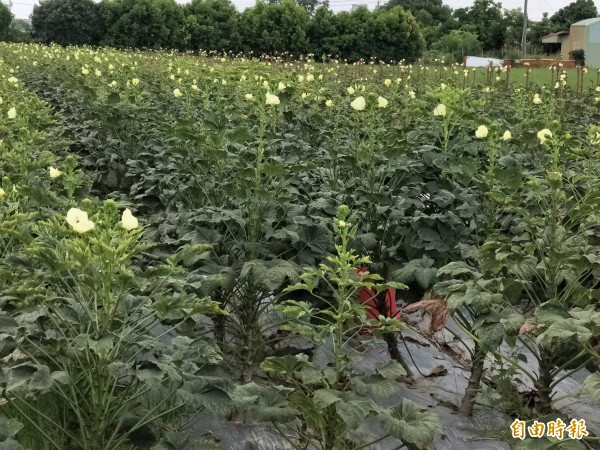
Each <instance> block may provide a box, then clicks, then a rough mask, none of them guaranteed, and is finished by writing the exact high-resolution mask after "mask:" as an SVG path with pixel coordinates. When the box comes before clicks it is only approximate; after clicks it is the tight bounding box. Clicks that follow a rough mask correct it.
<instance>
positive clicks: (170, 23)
mask: <svg viewBox="0 0 600 450" xmlns="http://www.w3.org/2000/svg"><path fill="white" fill-rule="evenodd" d="M100 12H101V15H102V19H103V21H104V24H105V27H106V34H105V36H104V44H107V45H111V46H115V47H137V48H140V47H142V48H183V47H184V46H185V43H184V39H183V31H184V27H183V24H184V15H183V9H182V7H181V6H180V5H178V4H177V3H176V2H175V0H103V1H102V2H101V3H100Z"/></svg>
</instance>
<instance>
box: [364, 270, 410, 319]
mask: <svg viewBox="0 0 600 450" xmlns="http://www.w3.org/2000/svg"><path fill="white" fill-rule="evenodd" d="M354 270H355V272H356V273H357V274H358V275H362V274H363V273H365V272H367V269H365V268H363V267H361V268H360V269H354ZM358 301H359V302H360V303H361V304H362V305H367V306H368V308H367V316H368V317H369V319H377V318H379V316H384V317H393V318H394V319H399V318H400V313H399V312H398V306H397V305H396V290H395V289H388V291H387V292H386V293H385V305H380V304H378V303H379V302H378V299H377V297H375V290H374V289H367V288H361V289H360V292H359V294H358Z"/></svg>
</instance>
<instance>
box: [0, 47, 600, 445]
mask: <svg viewBox="0 0 600 450" xmlns="http://www.w3.org/2000/svg"><path fill="white" fill-rule="evenodd" d="M0 58H1V64H0V115H1V117H2V120H1V121H0V180H1V184H0V186H1V187H0V358H2V366H1V367H0V387H1V388H2V389H1V391H0V392H1V394H0V448H7V449H15V450H21V449H25V448H27V449H29V450H48V449H53V450H66V449H69V450H132V449H142V448H146V449H147V448H152V449H153V450H178V449H182V450H185V449H193V450H196V449H205V450H209V449H218V448H223V449H235V450H237V449H248V448H257V449H261V450H262V449H277V450H279V449H284V448H290V449H295V450H302V449H309V448H314V449H320V450H357V449H367V448H373V449H377V448H393V449H398V450H399V449H401V448H408V449H410V450H414V449H419V450H421V449H422V450H426V449H431V448H434V447H433V446H437V448H440V447H441V446H442V445H443V446H444V447H445V448H455V449H457V450H459V449H460V450H462V449H464V448H467V447H465V446H466V445H467V442H469V443H470V442H474V444H473V445H474V446H473V447H468V448H482V447H480V443H482V442H483V441H486V442H485V444H486V445H487V444H489V445H490V446H493V447H490V448H506V447H507V446H509V445H510V446H511V448H514V449H517V450H524V449H529V448H533V447H535V448H540V449H542V448H544V449H549V448H555V447H556V445H557V442H556V440H557V439H559V438H558V437H556V436H547V435H544V436H537V437H534V436H532V434H534V431H535V430H537V429H538V428H539V427H538V426H537V425H536V426H535V427H533V428H531V429H530V431H529V433H528V432H527V428H526V427H527V426H531V425H533V424H534V423H535V422H534V421H536V420H538V421H540V422H544V423H546V422H549V421H550V420H552V421H553V422H552V423H553V424H554V425H556V426H557V423H558V422H554V419H556V418H557V417H560V418H561V420H562V421H564V423H563V425H565V428H564V430H563V431H564V433H565V434H564V436H563V437H564V438H565V442H568V446H569V447H568V448H569V449H585V448H586V447H585V446H584V443H583V442H581V441H582V439H583V440H585V439H589V440H590V441H591V442H593V440H594V439H596V438H594V437H593V436H590V437H588V436H586V435H585V433H583V431H582V427H581V425H582V424H581V422H579V421H580V420H585V421H586V424H587V430H589V433H590V434H595V435H599V434H600V406H598V404H599V402H600V375H599V373H600V372H599V370H598V369H599V361H600V347H599V345H598V336H599V335H600V301H599V300H600V283H599V279H600V238H599V236H600V213H599V211H600V127H599V126H598V124H599V123H600V110H599V106H598V103H597V102H596V101H595V92H589V91H590V90H593V88H595V86H596V76H597V75H596V72H594V71H589V72H588V73H587V74H586V76H585V80H584V89H583V92H578V90H577V89H575V88H574V87H575V80H576V72H575V71H567V75H568V85H567V86H565V87H562V86H561V87H560V88H559V89H553V87H550V89H544V88H543V87H542V86H543V85H546V86H547V87H549V86H548V85H549V83H550V71H549V70H547V69H536V70H533V71H532V76H531V85H530V86H528V87H527V89H525V88H524V87H525V85H524V76H523V75H524V70H523V69H516V70H514V71H511V77H510V79H509V80H508V84H507V80H506V75H505V74H502V73H501V74H500V75H498V76H500V80H499V81H497V80H496V79H495V76H493V77H492V79H491V80H489V79H488V78H487V74H486V70H485V69H478V70H476V71H471V70H468V71H467V72H466V75H467V76H465V72H464V71H463V69H462V68H461V67H460V66H457V67H449V68H443V67H439V66H438V67H435V66H431V67H423V66H420V65H412V66H411V65H404V66H387V65H383V64H382V65H380V64H373V65H367V66H354V65H343V64H337V63H331V64H317V63H314V62H312V61H306V60H304V61H281V62H275V63H271V62H265V61H260V60H256V59H248V58H242V57H239V58H224V57H223V58H222V57H206V56H202V57H199V56H195V55H189V54H188V55H182V54H178V53H167V52H139V51H117V50H114V49H110V48H103V49H92V48H83V47H81V48H80V47H67V48H65V47H60V46H43V45H24V44H7V43H2V44H0ZM580 411H584V412H585V414H586V416H585V417H580V416H579V414H583V413H581V412H580ZM471 415H472V416H474V418H473V419H472V420H471V419H467V418H466V417H467V416H471ZM490 417H493V420H492V419H490ZM573 421H575V422H573ZM481 424H484V425H485V426H481ZM510 424H512V425H513V428H512V432H513V433H512V435H511V428H510ZM519 430H520V431H519ZM531 430H533V431H531ZM584 431H585V430H584ZM520 432H522V433H523V435H522V436H521V435H520ZM538 434H539V433H538ZM525 435H527V436H525ZM242 437H243V438H242ZM521 437H522V438H523V439H521ZM567 438H568V439H569V440H568V441H567ZM490 441H492V442H490ZM587 444H589V443H588V442H586V443H585V445H587ZM381 445H385V447H381ZM469 445H470V444H469ZM481 445H483V444H481ZM561 445H562V444H561ZM589 445H592V444H589ZM564 448H567V447H564Z"/></svg>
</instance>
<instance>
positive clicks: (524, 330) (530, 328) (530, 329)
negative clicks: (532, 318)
mask: <svg viewBox="0 0 600 450" xmlns="http://www.w3.org/2000/svg"><path fill="white" fill-rule="evenodd" d="M537 329H538V326H537V325H536V324H535V323H531V322H525V323H524V324H523V325H521V328H519V336H522V335H524V334H537Z"/></svg>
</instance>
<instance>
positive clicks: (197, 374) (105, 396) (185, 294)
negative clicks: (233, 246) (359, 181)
mask: <svg viewBox="0 0 600 450" xmlns="http://www.w3.org/2000/svg"><path fill="white" fill-rule="evenodd" d="M10 67H11V66H10V65H8V64H6V63H3V64H2V65H1V66H0V71H1V72H2V80H1V81H0V92H1V94H0V95H1V98H2V101H1V102H0V103H1V109H2V117H3V120H2V122H3V124H2V128H1V133H2V141H1V148H2V150H1V152H0V171H1V173H2V188H1V189H0V215H1V219H0V223H1V233H0V251H1V254H2V259H1V264H0V286H1V295H0V298H1V300H0V310H1V315H0V324H1V330H2V331H1V333H0V337H1V338H0V342H1V345H0V348H1V354H2V355H1V356H2V368H1V374H0V384H1V386H2V397H1V399H0V413H1V416H0V424H1V426H0V440H2V441H3V443H2V445H3V448H11V449H18V448H29V449H42V448H43V449H49V448H55V449H61V450H64V449H66V448H78V449H123V448H130V438H131V437H132V436H136V435H139V434H140V433H141V432H146V433H147V434H149V435H150V436H153V435H154V433H159V432H160V433H161V434H162V432H164V431H165V430H166V431H168V430H169V424H173V425H175V424H177V423H178V421H179V420H180V418H181V417H184V416H185V414H186V413H187V412H188V411H190V410H192V411H197V410H200V409H205V408H206V409H210V410H211V411H218V412H226V409H225V411H223V408H226V406H224V405H225V403H222V402H220V401H219V397H220V396H223V397H225V398H228V397H227V394H226V392H227V391H228V390H230V381H229V378H228V377H227V375H226V373H225V372H224V370H223V368H222V366H221V361H222V358H221V356H220V352H219V350H218V347H216V346H215V345H214V342H213V341H212V340H211V339H209V338H208V337H206V336H204V335H199V336H189V335H186V334H185V333H184V332H183V331H182V330H183V329H185V327H186V326H189V325H188V324H187V322H189V321H190V320H192V321H193V320H194V318H195V317H198V315H199V314H210V315H218V314H221V313H222V311H220V309H219V308H218V305H216V304H215V303H214V302H212V301H210V300H209V299H207V298H205V297H204V296H203V295H201V294H200V285H201V284H202V281H201V280H198V279H197V278H194V276H193V275H191V274H190V272H189V271H187V270H186V268H185V265H186V263H187V261H189V260H190V259H193V258H197V257H198V255H201V254H203V253H204V252H205V251H206V248H205V247H203V246H186V247H181V248H179V251H178V252H174V253H173V254H172V255H170V256H169V257H168V258H154V259H149V258H147V257H145V255H146V254H147V252H149V251H151V249H152V248H153V246H154V245H155V244H154V243H153V242H152V241H151V240H150V239H148V238H147V237H146V236H145V233H144V232H143V231H142V225H143V223H144V219H142V218H141V217H139V218H138V217H137V216H136V215H134V214H133V213H132V212H131V210H130V209H129V208H128V206H129V204H126V203H122V202H115V201H114V200H111V199H108V200H101V199H100V198H99V197H97V196H94V195H93V194H92V193H91V192H90V188H91V186H92V180H91V179H90V178H89V177H88V176H87V174H85V173H84V172H83V171H82V170H81V169H80V168H79V163H78V157H76V156H75V155H72V154H70V153H69V147H70V145H71V144H72V142H70V141H69V140H67V139H66V138H65V129H64V127H63V126H62V125H61V124H60V122H58V121H57V120H56V118H55V117H54V115H53V114H52V111H51V108H50V107H49V105H48V104H47V103H46V102H44V101H43V100H41V99H39V98H38V97H37V96H36V95H34V94H33V93H31V92H29V91H28V90H26V89H25V88H24V86H23V83H22V82H21V81H19V80H18V79H17V77H16V76H15V75H17V74H15V73H14V72H15V71H14V70H13V69H11V68H10Z"/></svg>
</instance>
